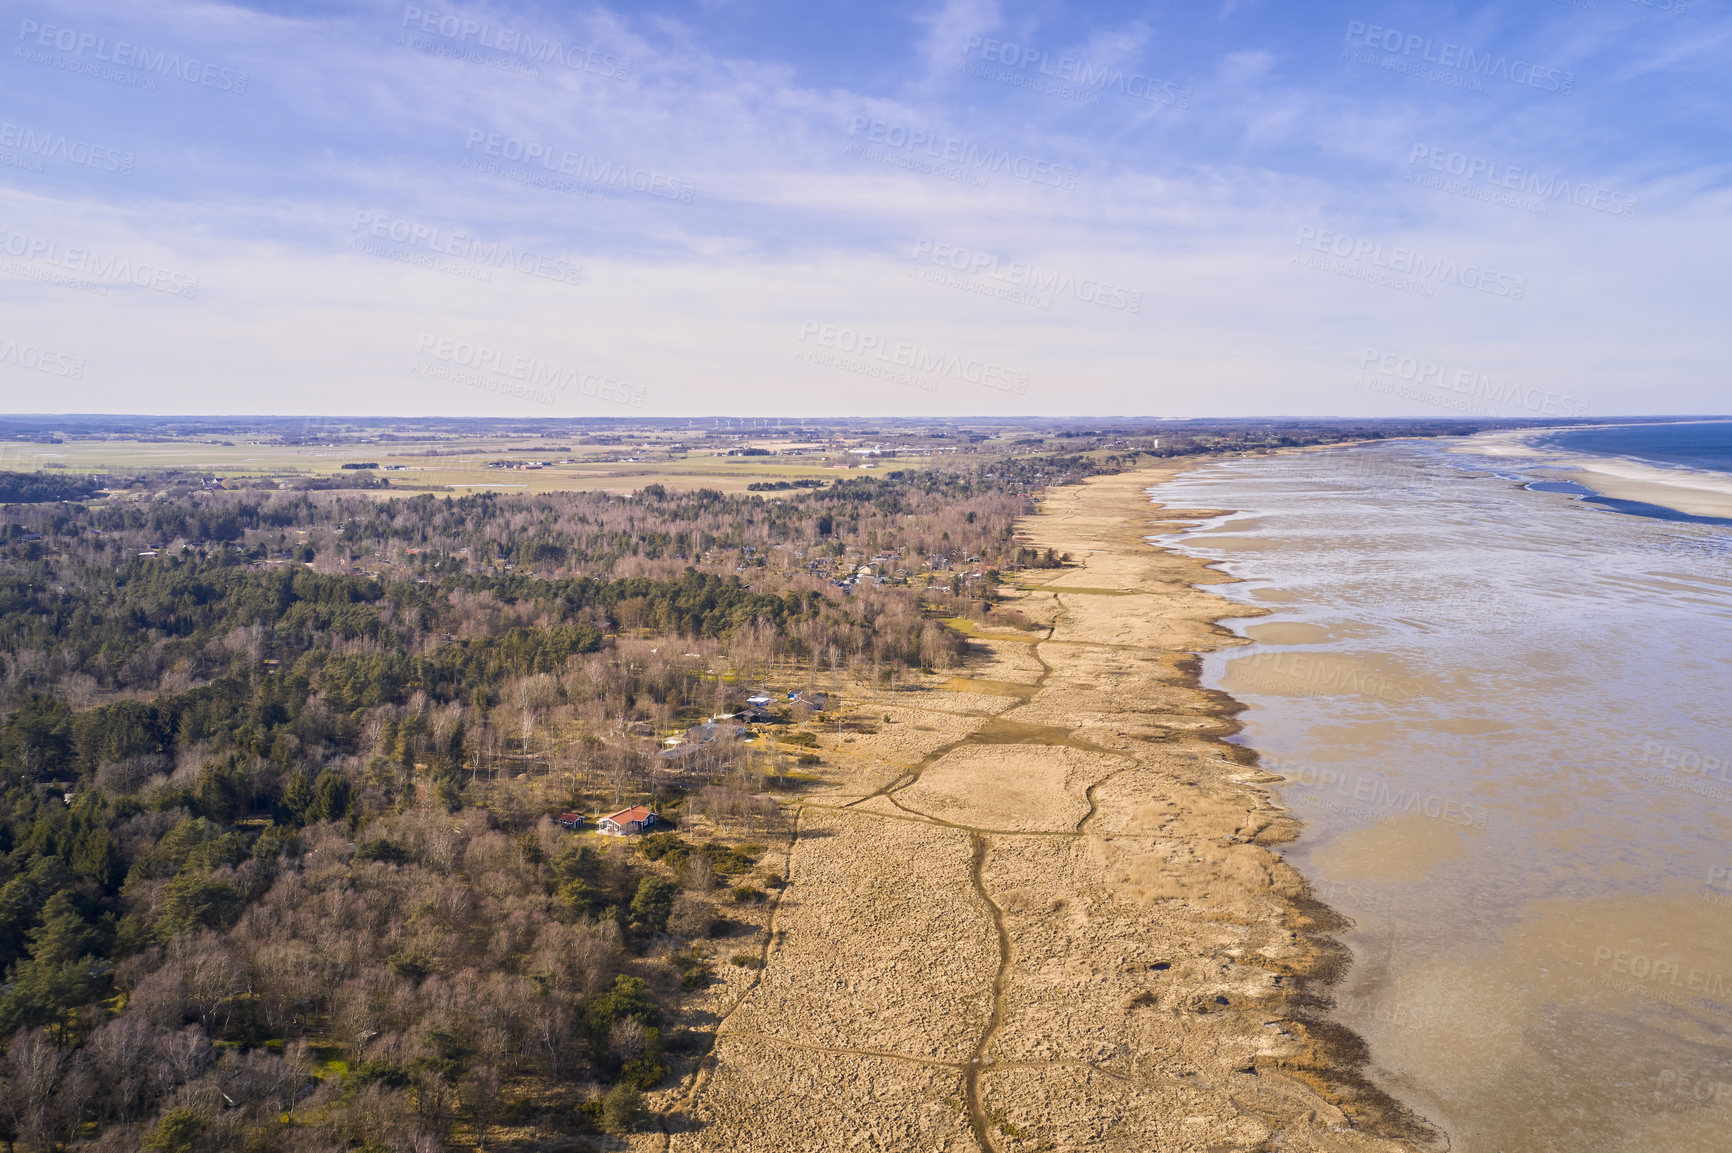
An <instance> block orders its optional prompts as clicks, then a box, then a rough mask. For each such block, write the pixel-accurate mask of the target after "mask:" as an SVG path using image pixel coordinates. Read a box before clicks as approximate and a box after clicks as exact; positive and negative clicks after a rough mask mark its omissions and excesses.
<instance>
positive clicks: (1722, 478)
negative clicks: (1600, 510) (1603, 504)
mask: <svg viewBox="0 0 1732 1153" xmlns="http://www.w3.org/2000/svg"><path fill="white" fill-rule="evenodd" d="M1678 423H1680V424H1703V423H1710V422H1705V421H1700V420H1691V421H1679V422H1678ZM1585 427H1599V426H1578V427H1572V428H1568V429H1562V428H1559V429H1524V430H1520V431H1515V432H1496V433H1480V434H1478V435H1476V436H1473V437H1469V438H1468V439H1467V440H1465V441H1462V442H1460V443H1459V444H1457V445H1453V446H1451V447H1450V449H1449V451H1451V452H1458V453H1468V454H1472V455H1477V456H1490V457H1507V458H1512V459H1514V458H1525V459H1526V460H1527V461H1528V462H1530V464H1529V467H1534V468H1543V469H1546V470H1548V471H1554V472H1558V473H1560V474H1562V478H1563V479H1565V480H1569V481H1571V482H1573V483H1575V484H1578V485H1580V486H1581V487H1583V488H1586V489H1591V490H1592V491H1593V492H1594V494H1595V495H1596V496H1602V497H1608V498H1610V499H1612V500H1628V501H1636V502H1639V503H1641V504H1651V505H1656V506H1658V507H1660V508H1665V509H1670V510H1672V511H1673V512H1679V513H1683V514H1685V515H1686V516H1706V517H1721V518H1732V474H1728V473H1721V472H1713V471H1710V470H1707V469H1699V468H1690V467H1687V466H1685V465H1663V464H1660V463H1657V462H1650V461H1645V460H1640V459H1637V458H1635V457H1621V456H1593V455H1589V454H1584V453H1573V452H1569V451H1566V450H1564V449H1559V448H1548V447H1545V446H1542V445H1537V444H1533V443H1530V441H1531V438H1534V437H1539V436H1544V435H1547V434H1549V433H1553V432H1559V431H1578V428H1585ZM1605 427H1611V428H1625V427H1635V426H1628V425H1608V426H1605Z"/></svg>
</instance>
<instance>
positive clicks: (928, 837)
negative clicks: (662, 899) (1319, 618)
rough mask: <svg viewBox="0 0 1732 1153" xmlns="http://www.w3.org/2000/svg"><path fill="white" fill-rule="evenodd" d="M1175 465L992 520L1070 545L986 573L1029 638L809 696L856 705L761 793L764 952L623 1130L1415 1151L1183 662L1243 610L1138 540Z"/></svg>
mask: <svg viewBox="0 0 1732 1153" xmlns="http://www.w3.org/2000/svg"><path fill="white" fill-rule="evenodd" d="M1176 471H1178V470H1177V469H1161V470H1145V471H1141V472H1138V473H1131V474H1124V475H1120V476H1113V477H1098V478H1094V479H1092V480H1091V481H1089V482H1088V483H1085V484H1082V485H1077V486H1073V487H1066V488H1060V489H1054V490H1051V491H1050V492H1049V494H1048V496H1047V500H1046V503H1045V505H1044V507H1043V508H1042V510H1041V512H1040V513H1039V514H1038V515H1036V516H1034V517H1032V518H1029V519H1028V520H1026V521H1024V522H1023V523H1022V524H1021V525H1020V526H1019V530H1020V531H1022V532H1025V533H1027V534H1028V535H1029V536H1030V537H1031V538H1032V541H1033V545H1034V547H1038V548H1041V549H1046V548H1049V547H1050V548H1053V549H1056V550H1057V551H1059V552H1068V553H1070V554H1071V555H1072V556H1073V557H1074V558H1076V559H1077V560H1078V562H1079V564H1078V566H1076V567H1071V568H1067V569H1063V570H1056V571H1051V572H1029V573H1022V574H1017V575H1018V577H1019V579H1021V581H1022V585H1023V589H1024V591H1023V592H1022V593H1021V595H1020V599H1019V600H1018V601H1017V604H1016V607H1017V608H1018V609H1019V610H1020V611H1021V612H1022V613H1023V614H1024V615H1025V616H1027V617H1029V618H1030V619H1032V620H1035V621H1037V622H1039V624H1040V626H1041V627H1040V630H1039V631H1037V632H1033V633H1030V634H1029V635H1028V636H1026V637H1019V638H1017V639H1015V640H1001V639H994V638H990V637H989V638H977V639H975V640H973V641H972V642H971V645H970V648H971V657H970V659H969V661H968V663H967V665H966V667H964V668H962V669H958V670H953V672H954V673H955V674H956V675H954V676H951V675H942V676H933V677H928V678H922V680H921V682H920V683H917V684H914V685H911V686H905V687H904V688H903V689H902V690H901V691H896V692H889V691H878V692H872V691H868V690H865V689H862V688H860V687H857V686H851V685H846V684H843V685H838V686H837V688H838V689H839V690H840V691H841V693H842V695H843V698H844V701H845V705H846V711H847V713H848V714H849V715H850V716H851V717H852V718H854V719H855V721H856V722H862V721H864V722H870V723H869V724H867V725H863V726H862V725H858V724H857V725H856V726H854V727H855V728H856V730H857V731H852V732H845V733H842V734H840V735H838V734H837V733H836V732H835V730H834V729H832V730H831V731H830V732H829V733H828V734H826V735H825V736H823V738H822V743H823V747H822V750H821V752H822V756H823V758H824V768H823V770H822V773H823V782H822V784H821V785H820V786H818V787H815V788H812V789H808V790H806V791H805V792H804V793H802V794H801V795H800V796H799V797H798V798H790V803H791V804H793V805H795V806H796V807H797V809H798V814H799V816H798V825H797V832H796V835H795V836H794V838H793V841H792V843H791V845H789V846H787V852H786V857H785V865H784V866H783V867H785V870H786V876H787V880H788V885H787V887H786V888H785V889H783V890H782V891H781V896H780V898H779V900H778V902H777V903H776V905H775V906H774V908H773V910H772V911H770V912H769V914H768V931H769V938H768V947H767V949H766V950H765V952H764V958H765V962H766V964H765V967H764V968H763V969H762V970H753V971H752V975H751V976H747V975H746V974H745V973H744V972H743V971H739V970H736V971H735V972H734V973H731V974H729V978H728V980H727V981H726V982H725V983H724V984H721V985H719V986H717V987H714V988H712V989H711V990H709V991H706V992H704V993H702V994H700V995H698V996H697V997H696V998H694V1000H693V1002H692V1003H691V1009H690V1016H689V1019H690V1021H691V1022H692V1023H693V1024H695V1025H697V1026H700V1027H707V1028H713V1029H714V1030H715V1033H716V1040H715V1044H714V1048H713V1049H712V1050H711V1052H710V1053H709V1054H708V1056H707V1057H705V1058H704V1059H703V1061H702V1062H701V1063H700V1064H699V1066H698V1068H697V1070H696V1072H695V1073H694V1074H692V1075H690V1076H688V1077H687V1078H686V1079H685V1080H684V1081H682V1082H681V1083H680V1084H679V1085H678V1086H677V1087H674V1088H672V1089H669V1090H665V1091H663V1092H660V1093H657V1094H654V1095H653V1098H654V1105H655V1106H656V1108H657V1109H658V1111H660V1112H661V1113H662V1114H663V1116H664V1118H665V1123H666V1124H665V1127H666V1130H667V1131H666V1133H665V1134H647V1135H644V1136H643V1137H641V1138H638V1139H636V1140H635V1141H634V1144H633V1147H634V1148H644V1149H655V1148H668V1149H674V1150H786V1149H814V1150H816V1149H843V1148H867V1149H895V1150H958V1151H967V1150H983V1151H994V1150H1002V1151H1006V1153H1009V1151H1020V1150H1036V1149H1053V1150H1058V1149H1065V1150H1068V1149H1099V1150H1126V1151H1129V1150H1146V1149H1152V1148H1161V1149H1172V1150H1199V1151H1201V1150H1229V1149H1243V1150H1253V1149H1265V1148H1280V1149H1284V1150H1323V1149H1330V1150H1395V1149H1410V1148H1414V1147H1416V1145H1424V1144H1427V1143H1430V1142H1431V1141H1432V1139H1433V1134H1432V1133H1431V1131H1430V1130H1429V1129H1428V1128H1427V1127H1426V1126H1425V1125H1424V1123H1423V1122H1422V1121H1421V1120H1420V1119H1418V1118H1417V1117H1415V1116H1414V1115H1412V1114H1411V1113H1409V1112H1407V1111H1406V1110H1404V1109H1403V1108H1402V1107H1401V1106H1399V1105H1398V1104H1396V1103H1395V1102H1394V1101H1393V1100H1391V1099H1390V1098H1389V1097H1387V1096H1385V1095H1384V1094H1382V1093H1381V1092H1379V1091H1378V1090H1377V1089H1375V1088H1374V1087H1373V1086H1372V1085H1371V1084H1370V1083H1369V1082H1368V1081H1366V1080H1365V1078H1364V1077H1363V1076H1362V1070H1363V1068H1364V1064H1365V1058H1366V1055H1365V1052H1364V1047H1363V1045H1362V1044H1361V1043H1360V1042H1359V1041H1358V1039H1357V1038H1355V1037H1354V1036H1353V1035H1352V1034H1351V1033H1348V1032H1347V1031H1346V1030H1345V1029H1343V1028H1342V1027H1340V1026H1339V1025H1336V1024H1333V1023H1330V1022H1328V1021H1326V1020H1325V1019H1324V1018H1323V1016H1322V1010H1323V1008H1324V1006H1325V1005H1326V1004H1327V1001H1328V999H1329V997H1330V996H1331V992H1330V990H1331V987H1332V985H1333V983H1334V982H1335V981H1336V980H1337V979H1338V978H1339V976H1340V974H1341V972H1342V970H1343V968H1344V964H1345V958H1346V952H1345V949H1344V948H1343V946H1342V945H1341V944H1340V943H1339V942H1338V941H1337V940H1336V939H1335V936H1334V934H1336V933H1339V932H1341V931H1342V930H1343V929H1344V928H1345V922H1344V921H1343V920H1342V918H1340V917H1339V916H1337V915H1336V914H1334V913H1332V912H1331V911H1330V910H1328V909H1327V908H1325V907H1324V906H1322V905H1320V904H1318V903H1317V902H1316V901H1314V900H1313V899H1312V898H1311V894H1310V893H1309V891H1308V890H1307V888H1306V885H1305V883H1304V881H1303V880H1302V879H1301V878H1300V876H1299V875H1298V874H1297V873H1296V872H1295V871H1294V870H1293V869H1292V868H1291V867H1290V866H1289V865H1287V864H1286V863H1285V862H1284V861H1283V860H1282V859H1281V857H1280V856H1278V855H1277V853H1276V852H1275V851H1274V849H1273V846H1276V845H1279V844H1282V843H1284V842H1286V841H1288V840H1290V839H1292V838H1293V836H1294V835H1295V834H1296V832H1297V828H1298V826H1297V823H1296V822H1295V821H1294V819H1293V818H1292V817H1291V816H1290V815H1288V814H1287V812H1286V811H1285V810H1284V809H1282V808H1280V807H1279V806H1277V805H1276V804H1274V803H1273V802H1272V801H1271V799H1270V796H1269V794H1268V793H1267V791H1266V789H1265V785H1266V783H1267V782H1268V781H1271V780H1273V779H1274V778H1273V777H1271V776H1270V775H1269V774H1266V773H1264V772H1262V771H1261V770H1259V769H1257V768H1255V767H1254V765H1253V762H1254V759H1255V758H1254V755H1253V754H1252V753H1250V751H1249V750H1246V749H1244V748H1242V747H1239V746H1236V745H1233V744H1229V743H1226V742H1225V741H1224V740H1223V738H1225V737H1227V736H1230V735H1231V734H1232V733H1234V732H1235V731H1236V729H1237V724H1236V722H1235V720H1234V716H1235V714H1236V713H1237V711H1238V709H1239V706H1238V705H1237V704H1236V703H1235V702H1234V701H1233V700H1232V699H1231V698H1229V697H1227V696H1225V695H1224V694H1221V693H1216V692H1211V691H1208V690H1205V689H1203V688H1201V687H1200V686H1199V684H1198V679H1197V678H1198V671H1199V661H1198V659H1197V657H1196V655H1195V654H1197V653H1202V652H1209V651H1213V650H1216V649H1219V648H1223V647H1228V646H1233V645H1239V644H1243V643H1245V642H1243V641H1241V640H1239V639H1238V638H1235V637H1233V636H1232V635H1231V634H1229V633H1228V632H1227V630H1225V629H1223V628H1221V627H1220V626H1219V625H1218V624H1217V623H1216V622H1217V621H1218V620H1220V619H1221V618H1222V617H1223V615H1226V614H1237V615H1243V616H1256V615H1260V614H1261V613H1262V611H1263V610H1260V609H1258V608H1255V607H1249V606H1233V605H1230V604H1228V603H1226V602H1224V601H1222V600H1221V599H1219V598H1217V597H1214V596H1211V595H1209V594H1208V593H1207V592H1205V591H1201V590H1199V589H1198V588H1195V587H1193V586H1195V585H1200V584H1201V585H1206V584H1211V583H1219V582H1221V581H1224V580H1226V579H1228V578H1225V577H1223V576H1221V575H1220V574H1218V573H1215V572H1214V571H1212V570H1211V569H1209V568H1208V567H1207V566H1206V565H1204V564H1203V563H1201V562H1200V561H1197V560H1193V559H1190V558H1186V557H1183V556H1180V555H1177V554H1175V553H1171V552H1166V551H1163V550H1159V549H1156V548H1154V547H1152V546H1151V545H1149V544H1148V543H1147V540H1146V538H1147V537H1148V536H1149V535H1150V534H1152V533H1155V532H1159V531H1165V530H1171V529H1172V528H1173V527H1174V526H1175V525H1176V524H1178V523H1191V522H1193V521H1195V520H1196V519H1199V518H1200V517H1201V516H1203V515H1207V512H1206V511H1203V510H1193V511H1192V512H1191V513H1188V514H1187V513H1182V512H1179V511H1172V510H1169V511H1162V510H1161V509H1159V508H1158V507H1156V506H1154V505H1152V504H1151V503H1150V502H1149V498H1148V497H1147V496H1146V495H1145V489H1146V488H1147V487H1148V486H1149V485H1151V484H1154V483H1158V482H1160V481H1162V480H1166V479H1168V478H1169V477H1170V476H1171V475H1173V473H1174V472H1176ZM1103 593H1106V594H1111V595H1102V594H1103ZM864 729H875V730H876V731H858V730H864ZM725 955H726V954H725V953H724V956H725Z"/></svg>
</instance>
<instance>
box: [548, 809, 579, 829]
mask: <svg viewBox="0 0 1732 1153" xmlns="http://www.w3.org/2000/svg"><path fill="white" fill-rule="evenodd" d="M554 820H556V821H558V822H559V827H560V828H562V829H571V830H573V831H575V830H577V829H581V828H583V814H582V813H561V814H559V816H557V817H555V818H554Z"/></svg>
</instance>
